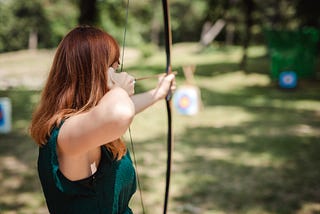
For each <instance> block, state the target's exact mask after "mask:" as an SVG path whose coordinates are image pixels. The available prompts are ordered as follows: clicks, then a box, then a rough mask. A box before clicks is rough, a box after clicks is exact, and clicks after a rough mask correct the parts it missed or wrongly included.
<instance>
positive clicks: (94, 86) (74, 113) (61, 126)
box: [30, 26, 175, 214]
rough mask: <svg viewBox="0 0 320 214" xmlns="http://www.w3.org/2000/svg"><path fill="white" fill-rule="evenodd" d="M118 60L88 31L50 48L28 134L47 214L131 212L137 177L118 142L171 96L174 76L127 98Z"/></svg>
mask: <svg viewBox="0 0 320 214" xmlns="http://www.w3.org/2000/svg"><path fill="white" fill-rule="evenodd" d="M119 55H120V54H119V46H118V44H117V42H116V41H115V40H114V39H113V38H112V37H111V36H110V35H109V34H107V33H105V32H103V31H101V30H99V29H97V28H94V27H89V26H81V27H77V28H75V29H73V30H72V31H70V32H69V33H68V34H67V35H66V37H65V38H64V39H63V40H62V41H61V43H60V44H59V46H58V48H57V51H56V54H55V57H54V61H53V64H52V67H51V70H50V73H49V76H48V79H47V83H46V85H45V88H44V90H43V92H42V96H41V100H40V103H39V106H38V108H37V109H36V110H35V112H34V114H33V118H32V122H31V129H30V131H31V136H32V137H33V138H34V140H35V141H36V142H37V143H38V144H39V145H40V148H39V157H38V173H39V178H40V181H41V185H42V189H43V192H44V195H45V198H46V203H47V206H48V209H49V211H50V213H53V214H56V213H57V214H63V213H66V214H73V213H77V214H81V213H86V214H88V213H90V214H91V213H93V214H98V213H103V214H107V213H108V214H109V213H110V214H111V213H112V214H113V213H132V211H131V209H130V208H129V207H128V203H129V200H130V198H131V196H132V195H133V193H134V192H135V190H136V177H135V172H134V168H133V165H132V161H131V159H130V156H129V153H128V152H127V149H126V145H125V144H124V142H123V141H122V140H121V136H122V135H123V134H124V133H125V132H126V130H127V129H128V127H129V126H130V123H131V122H132V120H133V118H134V115H135V114H137V113H139V112H141V111H143V110H144V109H146V108H147V107H149V106H151V105H152V104H154V103H155V102H157V101H159V100H161V99H163V98H165V96H166V95H167V94H168V92H169V91H170V90H173V89H174V87H175V86H174V85H175V77H174V75H173V74H171V75H167V76H162V77H160V78H159V83H158V85H157V87H156V88H154V89H152V90H150V91H147V92H145V93H141V94H137V95H134V82H135V81H134V78H133V77H132V76H130V75H128V74H127V73H125V72H121V73H116V72H115V70H116V69H117V68H118V65H119Z"/></svg>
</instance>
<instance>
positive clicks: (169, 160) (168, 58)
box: [120, 0, 173, 214]
mask: <svg viewBox="0 0 320 214" xmlns="http://www.w3.org/2000/svg"><path fill="white" fill-rule="evenodd" d="M168 2H169V0H162V6H163V20H164V34H165V49H166V74H167V75H168V74H170V73H172V70H171V45H172V36H171V27H170V12H169V4H168ZM128 9H129V0H127V5H126V23H125V30H124V36H123V50H122V63H121V69H120V70H121V71H122V66H123V59H124V48H125V38H126V27H127V22H128ZM141 79H144V78H141ZM171 106H172V103H171V93H169V94H168V95H167V97H166V108H167V116H168V131H167V171H166V186H165V197H164V206H163V213H164V214H166V213H167V207H168V199H169V187H170V177H171V164H172V150H173V133H172V117H171ZM129 135H130V141H131V148H132V152H133V155H134V162H135V166H136V168H137V163H136V158H135V153H134V146H133V141H132V136H131V130H130V127H129ZM136 171H137V180H138V186H139V191H140V202H141V206H142V210H143V213H145V210H144V204H143V199H142V192H141V186H140V181H139V175H138V169H136Z"/></svg>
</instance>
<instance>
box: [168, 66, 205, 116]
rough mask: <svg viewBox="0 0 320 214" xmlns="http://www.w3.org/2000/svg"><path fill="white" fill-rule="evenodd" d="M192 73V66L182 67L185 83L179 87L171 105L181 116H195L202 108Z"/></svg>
mask: <svg viewBox="0 0 320 214" xmlns="http://www.w3.org/2000/svg"><path fill="white" fill-rule="evenodd" d="M194 72H195V66H194V65H189V66H184V67H183V73H184V76H185V78H186V83H185V84H183V85H181V86H180V87H179V88H178V89H177V90H176V92H175V93H174V96H173V105H174V107H175V109H176V110H177V111H178V113H180V114H182V115H189V116H191V115H196V114H197V113H198V112H199V110H200V108H201V106H202V104H201V103H202V102H201V96H200V89H199V88H198V87H197V86H196V85H195V80H194Z"/></svg>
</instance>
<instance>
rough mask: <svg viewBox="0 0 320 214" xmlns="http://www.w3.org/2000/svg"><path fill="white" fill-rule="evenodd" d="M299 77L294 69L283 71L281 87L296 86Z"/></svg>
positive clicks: (280, 77) (280, 78)
mask: <svg viewBox="0 0 320 214" xmlns="http://www.w3.org/2000/svg"><path fill="white" fill-rule="evenodd" d="M297 81H298V77H297V74H296V72H294V71H283V72H281V73H280V75H279V85H280V87H281V88H295V87H296V86H297Z"/></svg>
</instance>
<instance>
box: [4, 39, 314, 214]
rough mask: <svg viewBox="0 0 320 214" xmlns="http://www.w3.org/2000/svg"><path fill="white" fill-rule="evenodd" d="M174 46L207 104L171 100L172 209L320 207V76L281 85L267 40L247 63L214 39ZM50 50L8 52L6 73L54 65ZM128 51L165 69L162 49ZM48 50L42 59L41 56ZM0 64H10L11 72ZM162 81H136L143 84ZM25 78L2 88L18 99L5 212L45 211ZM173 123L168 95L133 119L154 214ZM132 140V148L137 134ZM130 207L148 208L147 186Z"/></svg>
mask: <svg viewBox="0 0 320 214" xmlns="http://www.w3.org/2000/svg"><path fill="white" fill-rule="evenodd" d="M173 48H174V49H173V54H172V64H173V69H175V70H178V71H179V75H178V76H177V82H178V87H179V86H181V85H183V84H184V83H185V79H184V78H183V72H182V66H184V65H190V64H195V65H196V71H195V80H196V84H197V85H198V86H199V88H200V90H201V97H202V104H203V106H202V108H201V110H200V112H199V113H198V114H197V115H195V116H184V115H180V114H179V113H178V111H177V110H176V109H174V108H173V129H174V139H175V143H174V153H173V167H172V180H171V188H170V193H171V194H170V202H169V212H170V213H172V214H182V213H183V214H184V213H186V214H188V213H190V214H193V213H194V214H230V213H231V214H256V213H259V214H278V213H281V214H282V213H283V214H291V213H295V214H309V213H317V212H319V206H320V203H319V202H320V196H319V192H320V185H319V182H318V181H319V179H320V173H319V170H318V168H319V165H320V159H319V155H318V153H319V151H320V144H319V142H320V111H319V109H320V94H319V91H320V90H319V89H320V84H319V82H318V81H301V82H299V87H298V88H297V89H295V90H289V91H288V90H281V89H279V88H278V86H277V84H276V83H275V82H272V81H271V80H270V78H269V75H268V74H269V61H268V58H267V57H266V56H265V54H266V49H265V47H261V46H255V47H252V48H250V49H249V63H248V69H247V71H243V70H240V69H239V66H238V62H239V60H240V59H241V52H242V51H241V48H240V47H223V46H217V45H214V46H212V47H210V48H208V49H204V50H200V48H199V46H198V45H197V44H192V43H184V44H176V45H174V47H173ZM43 53H46V51H40V52H38V53H37V52H34V54H30V53H29V52H18V53H11V54H6V55H3V56H2V55H0V77H1V78H9V79H10V80H13V79H12V78H15V79H17V81H18V82H19V83H23V81H21V80H19V79H20V77H21V76H20V74H21V75H22V74H23V75H29V74H28V72H27V71H25V70H24V68H25V67H26V68H29V67H34V71H32V72H36V71H38V72H39V73H40V74H43V73H46V72H47V68H48V66H49V65H46V66H44V64H46V63H49V62H50V60H52V59H51V57H52V53H53V52H52V51H49V52H48V54H47V55H46V54H43ZM127 53H128V54H127V57H128V58H127V60H125V64H124V68H125V70H126V71H128V72H129V73H131V74H133V75H134V76H136V77H139V76H146V75H150V74H157V73H160V72H164V68H165V54H164V53H163V50H159V51H155V52H154V53H153V55H150V56H149V57H148V58H142V55H141V52H139V50H136V49H128V52H127ZM40 55H41V57H44V58H42V60H41V61H42V62H44V63H43V64H41V63H39V61H38V62H36V61H34V60H33V59H36V58H37V57H40ZM20 61H21V62H23V63H21V64H19V63H18V62H20ZM28 61H29V62H30V64H28ZM37 64H39V66H37ZM1 71H6V73H5V75H4V73H1ZM7 71H10V72H11V71H12V72H13V73H10V72H7ZM14 74H16V75H14ZM1 75H3V76H1ZM6 75H8V76H6ZM23 75H22V77H23ZM32 75H35V74H34V73H32ZM41 78H43V77H41ZM41 78H39V80H40V79H41ZM1 80H3V79H1ZM1 80H0V83H1ZM156 83H157V80H149V81H141V82H138V83H137V88H136V89H137V92H140V91H144V90H147V89H149V88H152V87H153V86H154V85H155V84H156ZM28 84H29V83H28ZM28 84H27V85H26V86H28ZM26 86H24V88H21V87H20V88H19V87H18V88H15V87H14V88H12V89H10V90H1V91H0V96H8V97H10V98H11V100H12V103H13V132H12V133H10V134H8V135H0V162H1V164H0V183H1V189H0V195H1V197H0V213H5V214H9V213H10V214H12V213H14V214H17V213H39V214H44V213H47V212H46V208H45V202H44V198H43V196H42V192H41V187H40V184H39V181H38V178H37V173H36V157H37V146H36V145H35V144H34V143H33V142H32V140H31V138H30V137H29V136H28V135H27V126H28V123H29V121H30V118H31V112H32V109H33V107H34V105H35V103H36V102H37V100H38V98H39V91H38V90H36V91H32V90H28V88H27V87H26ZM0 87H1V85H0ZM31 88H33V87H31ZM35 88H37V89H39V88H40V87H39V85H37V86H35ZM166 132H167V118H166V109H165V104H164V102H160V103H157V104H155V105H154V106H153V107H152V108H150V109H147V110H146V111H144V112H142V113H141V114H139V115H137V116H136V118H135V120H134V121H133V123H132V125H131V134H132V141H133V144H134V148H135V156H136V159H137V162H138V172H139V177H140V181H141V185H142V193H143V201H144V204H145V207H146V210H147V213H161V212H162V205H163V197H164V185H165V172H166V166H165V164H166V152H167V151H166V149H167V148H166ZM124 139H125V141H126V142H127V144H128V148H129V149H130V150H131V146H130V141H131V140H130V135H129V133H126V134H125V136H124ZM132 156H133V154H132ZM3 195H5V197H2V196H3ZM131 206H132V207H133V210H134V211H135V213H141V206H140V198H139V192H137V193H136V194H135V196H134V198H133V200H132V202H131Z"/></svg>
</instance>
